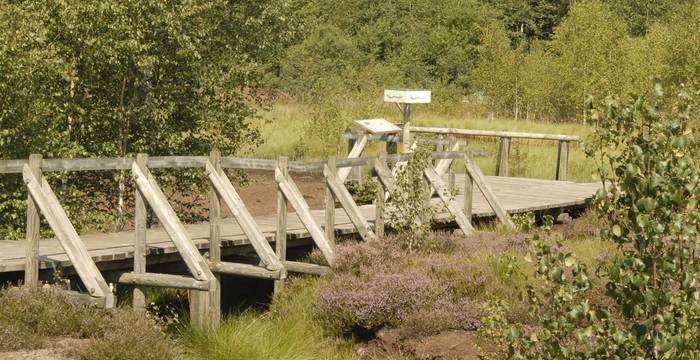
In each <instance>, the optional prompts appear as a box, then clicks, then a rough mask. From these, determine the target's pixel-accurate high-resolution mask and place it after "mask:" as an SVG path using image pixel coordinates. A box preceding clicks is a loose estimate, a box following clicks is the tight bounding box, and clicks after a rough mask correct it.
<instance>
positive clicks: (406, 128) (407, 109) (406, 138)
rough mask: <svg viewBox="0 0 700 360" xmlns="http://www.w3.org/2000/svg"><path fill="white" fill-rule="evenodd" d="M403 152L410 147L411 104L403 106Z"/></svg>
mask: <svg viewBox="0 0 700 360" xmlns="http://www.w3.org/2000/svg"><path fill="white" fill-rule="evenodd" d="M402 110H403V152H404V153H405V152H408V149H409V148H410V147H411V104H403V109H402Z"/></svg>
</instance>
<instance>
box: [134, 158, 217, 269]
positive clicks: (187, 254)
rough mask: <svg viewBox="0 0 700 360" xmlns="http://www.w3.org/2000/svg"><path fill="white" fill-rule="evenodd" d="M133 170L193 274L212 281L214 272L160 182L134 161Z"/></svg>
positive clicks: (145, 195) (141, 188) (147, 198)
mask: <svg viewBox="0 0 700 360" xmlns="http://www.w3.org/2000/svg"><path fill="white" fill-rule="evenodd" d="M131 172H132V174H133V175H134V180H135V181H136V185H137V187H138V190H139V191H140V192H141V194H142V195H143V197H144V198H145V199H146V201H147V202H148V203H149V204H150V205H151V208H152V209H153V211H154V212H155V213H156V216H158V219H159V220H160V221H161V223H162V224H163V228H165V231H166V232H167V233H168V235H169V236H170V239H171V240H172V241H173V243H174V244H175V247H177V250H178V252H179V253H180V256H182V260H183V261H184V262H185V264H187V268H188V269H189V270H190V272H191V273H192V276H193V277H194V278H195V279H197V280H200V281H204V280H207V281H211V279H212V278H213V277H214V274H212V272H211V271H209V267H208V266H207V264H206V262H205V261H204V258H202V255H201V254H200V253H199V250H197V248H196V247H195V246H194V244H193V243H192V239H191V238H190V236H189V234H187V231H186V230H185V228H184V227H183V226H182V223H181V222H180V220H179V219H178V217H177V215H176V214H175V211H174V210H173V208H172V207H171V206H170V204H169V203H168V201H167V199H166V197H165V195H164V194H163V192H162V191H161V190H160V188H159V187H158V184H156V182H155V180H154V179H153V178H152V175H151V173H150V171H148V169H146V172H144V171H142V170H141V169H140V168H139V167H138V166H137V165H136V163H134V164H133V165H132V167H131Z"/></svg>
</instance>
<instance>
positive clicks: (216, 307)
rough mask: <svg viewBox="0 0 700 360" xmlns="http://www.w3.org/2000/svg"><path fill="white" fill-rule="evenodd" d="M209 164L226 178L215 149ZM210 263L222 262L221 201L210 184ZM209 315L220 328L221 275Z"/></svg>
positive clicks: (215, 280)
mask: <svg viewBox="0 0 700 360" xmlns="http://www.w3.org/2000/svg"><path fill="white" fill-rule="evenodd" d="M209 163H211V164H212V165H213V166H214V170H215V171H216V173H217V174H220V175H222V176H226V175H225V173H224V170H223V169H222V168H221V152H219V150H217V149H214V150H212V151H211V152H210V153H209ZM209 261H210V262H213V263H218V262H220V261H221V199H220V198H219V195H218V194H217V192H216V189H214V187H213V185H211V184H209ZM209 315H210V322H211V323H212V327H214V328H218V327H219V325H220V322H221V274H218V273H214V278H213V279H212V287H211V289H210V290H209Z"/></svg>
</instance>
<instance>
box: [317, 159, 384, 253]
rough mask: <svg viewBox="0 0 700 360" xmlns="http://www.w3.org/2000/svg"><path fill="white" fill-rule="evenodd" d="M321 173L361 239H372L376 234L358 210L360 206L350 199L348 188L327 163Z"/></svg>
mask: <svg viewBox="0 0 700 360" xmlns="http://www.w3.org/2000/svg"><path fill="white" fill-rule="evenodd" d="M323 175H324V176H325V177H326V182H327V183H328V186H329V187H330V188H331V191H333V194H334V195H335V197H336V198H337V199H338V201H339V202H340V205H341V206H342V207H343V210H345V213H346V214H348V217H349V218H350V221H351V222H352V224H353V225H354V226H355V228H356V229H357V232H358V233H359V234H360V236H362V239H364V240H365V241H370V240H374V239H375V238H376V236H375V235H374V232H372V229H371V228H370V227H369V223H368V222H367V219H365V217H364V216H362V212H360V208H359V207H357V204H355V201H354V200H353V199H352V195H350V192H348V189H346V188H345V185H343V183H342V182H341V181H340V179H338V178H337V177H336V175H335V174H334V173H333V172H332V171H331V170H330V169H329V168H328V165H326V166H325V167H324V168H323Z"/></svg>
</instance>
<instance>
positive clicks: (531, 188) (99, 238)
mask: <svg viewBox="0 0 700 360" xmlns="http://www.w3.org/2000/svg"><path fill="white" fill-rule="evenodd" d="M487 180H488V182H489V184H490V185H491V187H492V188H493V190H494V193H495V194H496V196H497V198H498V200H499V201H500V202H501V204H502V205H503V207H504V208H505V209H506V210H507V211H508V212H509V213H519V212H527V211H540V210H547V209H554V210H557V209H559V210H562V211H565V210H567V209H571V208H577V207H581V206H583V205H585V204H586V202H587V201H588V200H589V199H590V198H591V197H592V196H593V195H594V194H595V191H596V190H597V189H598V187H599V185H598V184H594V183H591V184H577V183H573V182H568V181H553V180H539V179H526V178H514V177H497V176H488V177H487ZM456 183H457V184H458V187H460V193H461V190H462V189H461V186H462V184H463V183H464V175H463V174H460V175H457V181H456ZM456 199H457V200H459V201H460V203H461V201H462V199H463V197H462V196H457V197H456ZM433 201H434V202H439V199H433ZM360 209H361V211H362V213H363V215H364V216H365V217H366V218H367V219H368V220H370V221H373V220H374V215H375V209H374V206H373V205H364V206H360ZM335 213H336V215H335V216H336V224H337V225H336V233H337V234H346V235H349V234H353V233H355V232H356V230H355V228H354V227H353V225H352V224H351V222H350V220H349V218H348V216H347V215H346V214H345V211H344V210H343V209H341V208H337V209H335ZM313 215H314V217H315V219H316V221H317V222H318V224H320V225H322V224H324V210H323V209H321V210H314V211H313ZM491 216H494V213H493V211H492V210H491V208H490V207H489V205H488V203H487V202H486V200H485V199H484V197H483V196H482V195H481V193H480V192H479V191H478V190H476V189H475V190H474V202H473V217H474V218H483V217H491ZM255 220H256V222H257V223H258V225H259V226H260V228H261V229H262V231H263V233H264V235H265V236H266V237H267V238H268V240H269V241H271V242H273V241H274V234H275V224H276V215H274V214H273V215H269V216H259V217H256V218H255ZM287 226H288V232H289V235H288V237H289V239H290V242H289V245H290V246H294V245H299V244H304V245H307V244H310V243H311V240H310V238H309V234H308V232H307V231H306V229H305V228H304V227H303V225H302V223H301V221H300V220H299V218H298V217H297V216H296V215H294V214H290V215H289V219H288V225H287ZM185 228H186V230H187V231H188V232H189V234H190V235H191V237H192V239H193V240H194V242H195V244H196V246H197V247H198V248H200V249H202V250H205V249H207V247H208V236H209V224H208V223H199V224H190V225H185ZM221 230H222V231H221V237H222V254H223V255H230V254H236V253H253V254H254V252H253V251H252V249H251V247H250V246H249V242H248V240H247V239H246V237H245V235H244V234H243V231H242V230H241V228H240V227H239V226H238V224H237V222H236V221H235V220H234V219H233V218H226V219H223V220H222V229H221ZM134 236H135V235H134V232H132V231H125V232H118V233H99V234H88V235H83V236H81V238H82V240H83V242H84V243H85V245H86V247H87V249H88V250H89V252H90V255H91V256H92V258H93V259H94V260H95V262H96V264H97V266H98V268H100V270H103V271H109V270H117V269H124V268H131V267H133V265H132V262H131V258H133V250H134ZM176 261H180V257H179V255H178V253H177V249H176V248H175V245H174V243H173V242H172V241H171V240H170V239H169V237H168V235H167V234H166V232H165V231H164V230H163V229H162V228H153V229H149V230H148V263H149V264H155V263H167V262H176ZM57 264H60V266H61V267H64V268H66V267H69V266H70V265H71V264H70V261H69V260H68V257H67V256H66V254H65V253H64V251H63V249H62V248H61V245H60V244H59V243H58V241H57V240H56V239H46V240H42V241H41V245H40V268H41V269H53V268H55V267H56V265H57ZM24 266H25V242H24V241H14V240H4V241H0V272H16V271H24Z"/></svg>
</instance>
